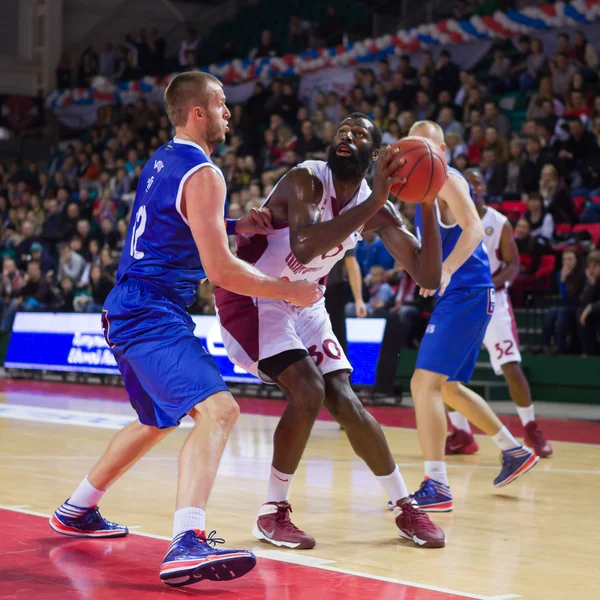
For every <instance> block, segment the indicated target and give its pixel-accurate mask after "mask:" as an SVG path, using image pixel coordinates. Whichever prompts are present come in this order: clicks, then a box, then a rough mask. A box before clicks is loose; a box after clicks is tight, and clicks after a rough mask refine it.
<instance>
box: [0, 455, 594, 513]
mask: <svg viewBox="0 0 600 600" xmlns="http://www.w3.org/2000/svg"><path fill="white" fill-rule="evenodd" d="M98 458H100V455H97V456H11V455H9V454H6V455H3V456H0V461H3V460H24V461H27V460H36V461H37V460H54V461H59V460H68V461H75V460H98ZM231 458H232V460H235V461H236V462H238V463H240V462H243V461H248V462H254V463H257V462H259V463H269V464H270V463H271V462H272V460H273V459H272V458H271V457H263V456H252V457H248V456H235V457H231ZM142 460H143V461H144V462H148V461H155V462H161V461H165V462H177V461H178V460H179V456H144V458H142ZM354 462H357V460H356V459H354V460H353V459H350V460H338V459H336V460H329V459H327V458H323V459H314V458H306V459H302V464H304V465H311V464H312V465H320V464H323V463H327V464H334V465H350V464H352V463H354ZM396 464H397V465H398V468H402V469H420V468H423V463H422V462H416V463H401V462H398V463H396ZM545 464H549V463H545ZM446 468H447V469H456V470H472V469H478V470H483V471H486V470H487V471H498V469H499V468H500V467H499V466H497V465H455V464H451V463H446ZM365 469H366V467H365ZM532 473H546V474H553V473H562V474H564V473H567V474H568V473H570V474H575V475H600V469H596V470H594V469H555V468H553V467H551V468H550V469H543V468H537V469H536V470H535V471H532ZM27 506H29V505H25V508H26V507H27Z"/></svg>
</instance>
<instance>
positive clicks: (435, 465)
mask: <svg viewBox="0 0 600 600" xmlns="http://www.w3.org/2000/svg"><path fill="white" fill-rule="evenodd" d="M425 477H429V479H433V480H434V481H437V482H438V483H443V484H444V485H448V474H447V473H446V463H445V462H444V461H443V460H426V461H425Z"/></svg>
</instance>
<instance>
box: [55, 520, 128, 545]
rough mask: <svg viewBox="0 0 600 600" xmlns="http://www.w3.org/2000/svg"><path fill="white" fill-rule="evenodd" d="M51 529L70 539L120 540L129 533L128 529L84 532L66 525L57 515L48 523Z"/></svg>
mask: <svg viewBox="0 0 600 600" xmlns="http://www.w3.org/2000/svg"><path fill="white" fill-rule="evenodd" d="M48 524H49V525H50V528H51V529H53V530H54V531H56V533H60V534H61V535H68V536H70V537H85V538H98V539H100V538H119V537H125V536H126V535H127V534H128V533H129V530H128V529H121V530H113V529H106V530H104V531H83V530H82V529H76V528H75V527H69V526H68V525H65V524H64V523H63V522H62V521H61V520H60V519H59V518H58V517H57V516H56V515H52V517H50V520H49V521H48Z"/></svg>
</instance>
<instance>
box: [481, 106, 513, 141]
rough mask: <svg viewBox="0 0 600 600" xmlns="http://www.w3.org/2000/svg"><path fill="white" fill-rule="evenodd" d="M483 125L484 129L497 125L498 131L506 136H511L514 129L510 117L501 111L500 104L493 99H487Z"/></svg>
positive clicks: (482, 120)
mask: <svg viewBox="0 0 600 600" xmlns="http://www.w3.org/2000/svg"><path fill="white" fill-rule="evenodd" d="M481 125H482V127H483V128H484V129H486V128H487V127H495V128H496V130H497V131H498V133H499V134H500V135H503V136H504V137H505V138H508V137H510V133H511V131H512V127H511V125H510V121H509V120H508V117H507V116H506V115H505V114H503V113H501V112H500V110H499V109H498V105H497V104H496V103H495V102H494V101H493V100H487V101H486V103H485V104H484V107H483V116H482V119H481Z"/></svg>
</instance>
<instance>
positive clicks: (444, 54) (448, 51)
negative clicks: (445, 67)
mask: <svg viewBox="0 0 600 600" xmlns="http://www.w3.org/2000/svg"><path fill="white" fill-rule="evenodd" d="M440 56H445V57H446V58H450V56H451V54H450V50H442V51H441V52H440Z"/></svg>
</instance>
